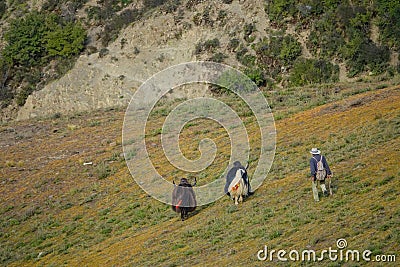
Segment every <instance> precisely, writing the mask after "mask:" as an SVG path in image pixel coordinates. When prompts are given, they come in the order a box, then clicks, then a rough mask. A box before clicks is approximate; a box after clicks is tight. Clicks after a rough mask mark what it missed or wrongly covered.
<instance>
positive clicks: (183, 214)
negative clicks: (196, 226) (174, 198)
mask: <svg viewBox="0 0 400 267" xmlns="http://www.w3.org/2000/svg"><path fill="white" fill-rule="evenodd" d="M181 220H182V221H184V220H185V209H182V208H181Z"/></svg>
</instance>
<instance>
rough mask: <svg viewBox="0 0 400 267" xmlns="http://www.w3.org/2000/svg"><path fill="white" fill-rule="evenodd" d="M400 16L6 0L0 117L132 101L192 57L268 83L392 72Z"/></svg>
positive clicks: (275, 4) (370, 9) (303, 3)
mask: <svg viewBox="0 0 400 267" xmlns="http://www.w3.org/2000/svg"><path fill="white" fill-rule="evenodd" d="M399 17H400V3H399V2H398V1H396V0H392V1H348V0H346V1H336V0H334V1H326V2H324V3H322V4H321V3H320V2H319V1H309V0H285V1H283V0H274V1H260V0H252V1H238V0H235V1H232V0H221V1H211V2H210V1H202V0H168V1H159V0H141V1H132V0H118V1H110V0H102V1H93V0H91V1H89V0H79V1H70V0H62V1H55V0H43V1H20V0H18V1H17V0H16V1H11V0H9V1H2V2H1V3H0V19H1V22H2V23H0V25H1V26H0V29H1V35H0V36H1V38H2V39H1V41H0V48H1V53H0V74H1V75H0V86H1V87H0V108H1V118H2V119H1V120H2V121H8V120H12V119H19V120H23V119H28V118H32V117H37V116H51V115H53V114H55V113H63V114H66V113H74V112H77V111H79V112H80V111H88V110H95V109H98V108H104V107H121V106H125V105H126V103H127V102H128V101H129V99H130V96H131V95H132V92H134V91H135V90H136V88H137V87H138V86H139V85H140V84H141V83H142V82H143V81H144V80H146V79H148V78H149V77H150V76H151V75H153V74H154V73H156V72H158V71H160V70H162V69H164V68H166V67H168V66H172V65H174V64H178V63H182V62H187V61H193V60H209V61H214V62H221V63H226V64H228V65H230V66H234V67H236V68H239V69H240V70H241V71H243V72H244V73H245V74H246V75H248V76H249V77H250V78H251V79H253V80H254V81H255V82H256V83H257V85H259V86H260V87H262V88H264V89H274V90H279V89H281V88H288V87H292V86H303V85H307V84H324V83H332V82H338V81H341V82H344V81H354V80H357V79H366V80H369V79H375V80H378V81H379V80H382V79H386V80H390V79H391V78H392V77H393V76H394V75H396V74H398V72H399V47H400V45H399V44H400V43H399V40H400V32H399V30H398V29H399V28H400V20H399V19H398V18H399ZM32 33H34V34H32Z"/></svg>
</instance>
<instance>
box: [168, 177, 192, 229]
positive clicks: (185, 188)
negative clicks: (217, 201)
mask: <svg viewBox="0 0 400 267" xmlns="http://www.w3.org/2000/svg"><path fill="white" fill-rule="evenodd" d="M195 184H196V179H195V182H194V184H193V186H194V185H195ZM196 206H197V202H196V195H195V194H194V190H193V188H192V185H191V184H190V183H189V182H188V180H187V179H186V178H182V179H181V181H180V183H179V185H178V186H176V185H175V182H174V191H173V192H172V210H173V211H175V212H177V213H181V219H182V221H184V220H185V219H187V218H188V212H191V211H194V210H195V209H196Z"/></svg>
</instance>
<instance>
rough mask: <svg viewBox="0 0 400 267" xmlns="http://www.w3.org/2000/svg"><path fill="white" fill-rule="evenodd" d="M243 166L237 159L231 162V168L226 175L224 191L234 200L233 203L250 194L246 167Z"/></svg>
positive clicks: (236, 203) (237, 202)
mask: <svg viewBox="0 0 400 267" xmlns="http://www.w3.org/2000/svg"><path fill="white" fill-rule="evenodd" d="M248 166H249V165H248V164H247V166H246V167H243V166H242V164H241V163H240V162H239V161H235V162H234V163H233V167H232V169H230V170H229V172H228V174H227V175H226V183H225V188H224V192H225V194H227V195H228V196H230V197H231V199H233V200H234V201H235V205H238V204H239V202H242V201H243V198H245V197H247V196H249V195H252V194H253V193H252V192H251V190H250V189H251V187H250V182H249V177H248V176H247V168H248Z"/></svg>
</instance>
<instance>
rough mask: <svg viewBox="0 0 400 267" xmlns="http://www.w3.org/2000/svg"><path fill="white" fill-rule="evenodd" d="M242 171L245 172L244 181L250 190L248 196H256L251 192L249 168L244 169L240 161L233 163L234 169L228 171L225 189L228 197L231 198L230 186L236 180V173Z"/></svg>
mask: <svg viewBox="0 0 400 267" xmlns="http://www.w3.org/2000/svg"><path fill="white" fill-rule="evenodd" d="M239 169H241V170H243V171H244V173H243V175H242V177H243V180H244V183H245V185H247V188H248V189H249V190H248V194H247V196H250V195H252V194H254V192H252V191H251V187H250V181H249V177H248V175H247V167H243V165H242V164H241V163H240V162H239V161H235V162H234V163H233V167H232V168H231V169H230V170H229V171H228V174H227V175H226V183H225V188H224V192H225V194H227V195H228V196H230V194H229V192H228V190H229V185H230V184H231V182H232V181H233V179H235V175H236V172H237V171H238V170H239Z"/></svg>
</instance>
